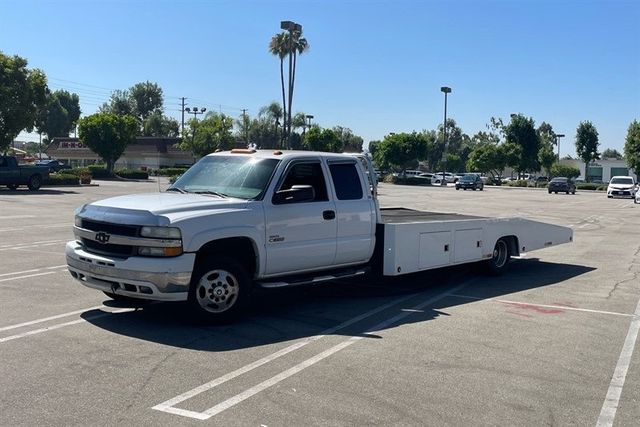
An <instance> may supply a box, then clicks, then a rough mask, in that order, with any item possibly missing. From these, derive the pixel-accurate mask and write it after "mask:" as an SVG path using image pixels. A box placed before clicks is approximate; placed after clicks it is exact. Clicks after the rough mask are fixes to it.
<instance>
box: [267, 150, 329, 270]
mask: <svg viewBox="0 0 640 427" xmlns="http://www.w3.org/2000/svg"><path fill="white" fill-rule="evenodd" d="M294 185H309V186H311V187H312V188H313V193H314V196H313V199H312V200H306V201H291V202H284V203H283V202H277V201H275V200H274V198H271V200H269V201H268V200H265V202H266V203H265V208H266V209H265V220H266V230H265V232H266V236H265V237H266V239H265V240H266V253H267V263H266V273H267V274H278V273H291V272H298V271H303V270H311V269H318V268H322V267H330V266H332V265H333V263H334V258H335V256H336V233H337V219H336V206H335V203H334V201H333V200H330V197H329V192H328V191H327V188H328V185H327V181H326V178H325V173H324V170H323V165H322V163H321V162H320V160H319V159H318V160H297V161H293V162H291V163H290V164H289V165H288V166H287V169H286V170H285V172H284V174H283V175H282V179H281V180H280V181H279V182H278V183H277V184H276V187H275V191H276V192H277V191H280V190H287V189H290V188H292V187H293V186H294ZM271 196H273V194H272V195H271Z"/></svg>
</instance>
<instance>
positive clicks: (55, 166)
mask: <svg viewBox="0 0 640 427" xmlns="http://www.w3.org/2000/svg"><path fill="white" fill-rule="evenodd" d="M35 165H36V166H46V167H48V168H49V172H58V171H60V170H61V169H71V168H70V167H69V166H67V165H65V164H63V163H60V162H59V161H58V160H38V161H36V162H35Z"/></svg>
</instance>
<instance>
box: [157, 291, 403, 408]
mask: <svg viewBox="0 0 640 427" xmlns="http://www.w3.org/2000/svg"><path fill="white" fill-rule="evenodd" d="M411 297H415V294H411V295H407V296H405V297H402V298H399V299H396V300H394V301H392V302H390V303H388V304H384V305H381V306H379V307H376V308H374V309H373V310H370V311H368V312H366V313H364V314H361V315H359V316H356V317H353V318H351V319H349V320H347V321H345V322H342V323H340V324H339V325H337V326H333V327H331V328H329V329H325V330H324V331H322V332H320V333H319V334H318V335H314V336H312V337H308V338H306V339H304V340H302V341H299V342H297V343H295V344H292V345H290V346H288V347H285V348H283V349H282V350H278V351H276V352H275V353H272V354H270V355H268V356H265V357H263V358H262V359H259V360H256V361H255V362H252V363H250V364H248V365H245V366H243V367H241V368H238V369H236V370H235V371H233V372H229V373H228V374H225V375H223V376H221V377H219V378H216V379H215V380H213V381H210V382H208V383H206V384H203V385H201V386H199V387H196V388H194V389H193V390H189V391H187V392H185V393H182V394H181V395H179V396H176V397H174V398H172V399H169V400H167V401H165V402H162V403H160V404H159V405H156V406H154V407H153V408H152V409H157V410H158V411H165V412H169V411H168V410H167V409H168V408H170V407H172V406H174V405H177V404H178V403H180V402H184V401H185V400H187V399H191V398H192V397H194V396H197V395H198V394H200V393H203V392H205V391H207V390H211V389H212V388H214V387H217V386H219V385H220V384H223V383H225V382H227V381H229V380H231V379H233V378H236V377H238V376H240V375H242V374H245V373H247V372H249V371H251V370H253V369H255V368H258V367H260V366H262V365H264V364H266V363H269V362H271V361H273V360H276V359H277V358H279V357H282V356H284V355H285V354H288V353H291V352H292V351H295V350H297V349H299V348H302V347H304V346H305V345H307V344H309V343H312V342H314V341H317V340H319V339H321V338H324V337H325V336H327V335H329V334H332V333H334V332H336V331H339V330H340V329H344V328H346V327H347V326H350V325H353V324H354V323H357V322H360V321H361V320H364V319H366V318H367V317H370V316H373V315H374V314H377V313H379V312H381V311H384V310H386V309H388V308H391V307H393V306H394V305H397V304H400V303H401V302H403V301H406V300H407V299H409V298H411Z"/></svg>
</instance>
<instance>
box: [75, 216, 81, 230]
mask: <svg viewBox="0 0 640 427" xmlns="http://www.w3.org/2000/svg"><path fill="white" fill-rule="evenodd" d="M74 223H75V225H76V227H80V228H82V218H80V217H79V216H78V215H76V216H75V217H74Z"/></svg>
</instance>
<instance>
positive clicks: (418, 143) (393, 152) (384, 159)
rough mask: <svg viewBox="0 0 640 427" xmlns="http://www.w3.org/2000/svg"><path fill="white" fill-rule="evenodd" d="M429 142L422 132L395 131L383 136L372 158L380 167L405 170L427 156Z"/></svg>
mask: <svg viewBox="0 0 640 427" xmlns="http://www.w3.org/2000/svg"><path fill="white" fill-rule="evenodd" d="M428 149H429V143H428V141H427V138H426V135H425V134H424V133H417V132H413V133H396V134H389V135H387V136H385V137H384V139H383V140H382V142H381V143H380V144H379V145H378V148H377V149H376V150H375V156H374V160H375V162H376V165H378V167H379V168H382V169H394V170H399V171H403V172H404V171H405V170H406V169H407V168H410V167H415V166H416V165H417V163H418V162H419V161H420V160H424V159H425V158H427V152H428Z"/></svg>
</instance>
